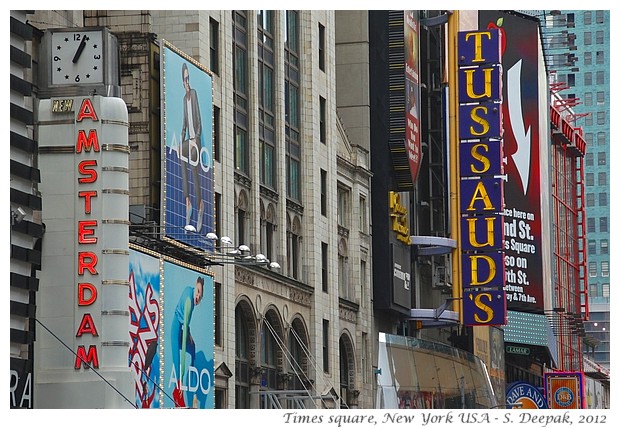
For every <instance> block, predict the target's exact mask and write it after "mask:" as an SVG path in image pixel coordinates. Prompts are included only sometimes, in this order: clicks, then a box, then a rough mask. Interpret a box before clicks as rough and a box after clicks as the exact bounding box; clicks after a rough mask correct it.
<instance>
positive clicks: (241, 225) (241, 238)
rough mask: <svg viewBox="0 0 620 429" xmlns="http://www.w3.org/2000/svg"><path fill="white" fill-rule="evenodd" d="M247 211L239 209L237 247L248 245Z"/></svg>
mask: <svg viewBox="0 0 620 429" xmlns="http://www.w3.org/2000/svg"><path fill="white" fill-rule="evenodd" d="M245 214H246V213H245V210H243V209H242V208H240V207H239V208H237V225H236V226H237V245H241V244H246V235H245Z"/></svg>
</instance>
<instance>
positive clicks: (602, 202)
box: [598, 192, 607, 207]
mask: <svg viewBox="0 0 620 429" xmlns="http://www.w3.org/2000/svg"><path fill="white" fill-rule="evenodd" d="M598 205H599V206H601V207H605V206H607V192H600V193H599V194H598Z"/></svg>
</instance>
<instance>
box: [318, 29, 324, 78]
mask: <svg viewBox="0 0 620 429" xmlns="http://www.w3.org/2000/svg"><path fill="white" fill-rule="evenodd" d="M319 70H322V71H325V27H324V26H323V25H322V24H321V23H319Z"/></svg>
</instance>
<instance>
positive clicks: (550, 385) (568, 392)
mask: <svg viewBox="0 0 620 429" xmlns="http://www.w3.org/2000/svg"><path fill="white" fill-rule="evenodd" d="M544 380H545V396H546V397H547V403H548V404H549V408H552V409H554V410H558V409H560V410H570V409H581V408H585V407H586V400H585V395H584V381H583V373H582V372H546V373H545V374H544Z"/></svg>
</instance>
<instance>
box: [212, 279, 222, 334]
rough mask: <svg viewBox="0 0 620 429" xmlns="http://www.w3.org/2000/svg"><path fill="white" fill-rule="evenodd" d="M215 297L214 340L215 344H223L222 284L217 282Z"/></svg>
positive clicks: (214, 291)
mask: <svg viewBox="0 0 620 429" xmlns="http://www.w3.org/2000/svg"><path fill="white" fill-rule="evenodd" d="M213 299H214V300H215V305H214V306H213V324H214V325H215V326H214V330H213V341H214V342H215V345H217V346H221V345H222V284H221V283H218V282H215V284H214V288H213Z"/></svg>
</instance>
